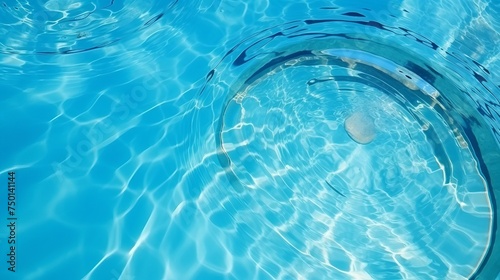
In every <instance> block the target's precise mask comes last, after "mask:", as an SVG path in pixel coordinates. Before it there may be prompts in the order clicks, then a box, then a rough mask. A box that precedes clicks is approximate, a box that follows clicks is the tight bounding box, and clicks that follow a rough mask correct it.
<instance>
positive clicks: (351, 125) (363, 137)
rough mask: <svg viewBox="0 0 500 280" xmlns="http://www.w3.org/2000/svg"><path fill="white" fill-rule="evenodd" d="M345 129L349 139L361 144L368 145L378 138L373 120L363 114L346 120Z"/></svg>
mask: <svg viewBox="0 0 500 280" xmlns="http://www.w3.org/2000/svg"><path fill="white" fill-rule="evenodd" d="M344 128H345V130H346V132H347V134H348V135H349V137H351V139H352V140H354V141H355V142H357V143H359V144H368V143H370V142H372V141H373V139H375V136H377V132H376V130H375V124H374V122H373V119H372V118H371V117H370V116H369V115H368V114H366V113H363V112H355V113H353V114H352V115H350V116H349V117H348V118H347V119H346V120H345V123H344Z"/></svg>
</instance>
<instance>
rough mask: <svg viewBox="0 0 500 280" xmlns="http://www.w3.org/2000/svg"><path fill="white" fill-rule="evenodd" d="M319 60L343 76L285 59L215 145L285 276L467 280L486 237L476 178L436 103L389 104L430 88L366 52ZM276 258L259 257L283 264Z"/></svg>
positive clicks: (242, 98)
mask: <svg viewBox="0 0 500 280" xmlns="http://www.w3.org/2000/svg"><path fill="white" fill-rule="evenodd" d="M323 53H326V54H328V55H334V54H335V57H336V58H337V59H338V61H337V62H338V64H339V65H342V63H343V64H344V65H343V66H344V67H341V66H339V65H325V64H319V63H318V64H314V63H312V62H311V61H314V58H301V59H296V60H295V61H289V62H287V63H284V66H281V67H280V66H278V67H277V68H276V69H273V70H270V71H269V73H267V74H263V75H262V77H261V78H259V79H256V80H255V81H254V82H253V83H251V84H245V85H244V86H243V88H242V89H240V90H239V91H238V92H237V93H236V94H235V96H234V98H232V100H230V101H229V102H228V105H227V107H226V109H225V110H224V116H223V125H222V128H221V130H222V131H221V148H222V149H223V151H224V152H225V153H227V157H228V158H229V159H230V160H231V163H230V165H229V166H228V168H229V169H230V172H231V173H233V174H234V177H235V178H237V180H238V181H239V182H241V184H242V185H244V186H247V187H248V188H250V189H251V190H249V191H248V194H249V195H250V196H251V197H252V198H253V199H252V200H253V201H254V203H255V204H256V205H259V206H256V207H259V208H258V209H259V210H260V211H257V210H255V209H254V211H257V213H255V212H254V215H257V214H259V215H262V216H263V217H265V219H266V223H267V226H268V227H269V228H271V229H272V230H273V231H274V232H275V233H274V234H277V236H279V238H281V239H282V241H281V242H285V243H286V244H289V245H290V246H291V247H292V248H293V249H291V251H292V252H289V253H288V255H291V256H295V258H294V257H290V258H292V259H293V260H292V261H291V262H292V263H293V264H294V265H292V267H300V266H301V265H303V266H304V267H307V266H311V267H313V271H314V273H318V272H319V271H322V272H321V274H322V275H328V277H331V279H341V278H345V277H352V278H356V279H357V278H371V277H373V278H375V279H380V278H385V277H390V278H393V279H396V278H399V277H402V276H403V277H405V278H408V279H417V278H422V277H424V278H425V277H427V276H428V275H436V276H438V275H440V277H451V278H462V277H466V276H468V275H471V274H472V273H473V272H474V270H475V268H476V266H477V264H478V263H479V262H480V261H481V259H482V258H483V257H484V254H485V250H486V248H487V244H488V242H489V238H490V236H489V231H490V227H491V219H490V217H491V208H490V206H489V205H490V201H489V198H488V195H487V189H486V187H487V186H486V185H485V181H484V179H483V178H482V176H481V174H480V173H479V171H478V170H477V167H476V162H475V160H474V157H473V155H472V153H471V151H470V150H469V149H468V148H467V146H466V145H465V147H464V145H463V143H462V142H463V139H461V138H460V139H459V138H457V137H456V136H455V134H454V133H453V131H452V128H450V127H449V124H448V123H446V121H445V119H444V118H443V117H442V116H440V115H439V114H438V113H437V111H436V110H435V108H434V107H433V106H441V105H436V103H434V104H425V103H422V102H419V104H418V105H417V106H415V107H410V106H409V105H410V104H409V101H408V102H406V103H405V102H401V101H400V100H398V98H397V97H396V96H397V95H398V94H396V92H399V95H400V96H410V95H419V94H422V95H427V96H430V97H431V98H432V100H434V102H437V101H436V100H435V98H436V97H438V96H439V94H438V92H437V90H436V89H435V88H433V87H432V86H431V85H429V84H427V83H425V82H424V81H423V80H422V79H420V78H419V77H418V76H417V75H416V74H415V73H412V72H410V71H409V70H408V69H405V68H403V67H397V66H395V65H394V64H391V63H390V62H389V61H387V60H384V59H382V58H380V57H377V56H373V55H370V54H368V53H363V52H360V51H357V52H356V51H350V52H345V50H344V51H341V52H336V51H334V50H329V51H325V52H323ZM347 55H349V56H347ZM356 56H358V58H356V59H355V57H356ZM356 63H360V64H364V65H370V66H371V71H372V73H370V72H368V71H366V72H363V73H362V72H359V70H356ZM377 71H379V72H382V74H383V75H386V76H387V77H386V78H387V79H389V80H393V82H395V84H396V85H397V84H399V87H398V88H394V87H392V86H390V85H389V84H387V83H386V81H384V80H378V78H377V75H376V74H375V73H376V72H377ZM379 74H380V73H379ZM373 84H376V85H382V86H378V87H372V86H370V85H373ZM393 91H396V92H393ZM407 106H408V107H407ZM424 116H425V121H423V117H424ZM429 131H432V133H429ZM375 136H376V137H375ZM439 147H441V148H442V149H440V148H439ZM447 162H450V164H449V165H448V164H447ZM240 217H241V219H243V220H244V219H245V218H243V216H240ZM469 223H472V224H474V229H471V228H470V227H469V225H470V224H469ZM452 248H454V249H453V250H451V249H452ZM263 254H264V252H263ZM282 257H283V256H281V255H280V256H268V257H267V258H268V259H269V261H270V262H276V263H277V265H278V266H282V265H283V260H280V258H282ZM442 267H447V269H446V270H442V269H441V268H442ZM314 273H312V274H310V275H309V277H313V275H314ZM273 276H275V277H278V276H279V274H277V275H273ZM438 277H439V276H438ZM306 278H307V277H306Z"/></svg>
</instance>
